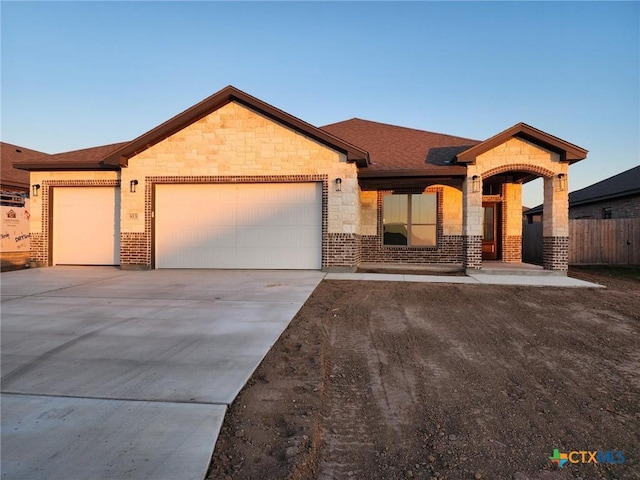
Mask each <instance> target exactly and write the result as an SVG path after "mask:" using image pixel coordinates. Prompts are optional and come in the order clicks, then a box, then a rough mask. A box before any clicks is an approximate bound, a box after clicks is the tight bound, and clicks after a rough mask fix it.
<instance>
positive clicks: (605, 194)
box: [525, 166, 640, 223]
mask: <svg viewBox="0 0 640 480" xmlns="http://www.w3.org/2000/svg"><path fill="white" fill-rule="evenodd" d="M525 215H526V216H527V221H528V222H529V223H531V222H535V221H540V220H541V218H542V205H538V206H537V207H534V208H532V209H530V210H528V211H527V212H526V213H525ZM634 217H640V166H637V167H633V168H630V169H629V170H626V171H624V172H622V173H619V174H617V175H614V176H612V177H609V178H606V179H604V180H602V181H600V182H598V183H594V184H593V185H590V186H588V187H585V188H582V189H580V190H576V191H575V192H571V193H570V194H569V218H570V219H576V220H578V219H585V218H594V219H595V218H605V219H606V218H634Z"/></svg>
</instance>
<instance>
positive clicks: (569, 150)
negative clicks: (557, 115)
mask: <svg viewBox="0 0 640 480" xmlns="http://www.w3.org/2000/svg"><path fill="white" fill-rule="evenodd" d="M512 137H516V138H521V139H523V140H526V141H528V142H531V143H533V144H535V145H538V146H539V147H542V148H544V149H545V150H549V151H552V152H555V153H557V154H559V155H560V160H561V161H567V162H569V163H575V162H578V161H580V160H584V159H585V158H587V153H588V150H585V149H584V148H581V147H578V146H577V145H574V144H572V143H569V142H567V141H565V140H562V139H561V138H558V137H554V136H553V135H550V134H548V133H546V132H543V131H542V130H538V129H537V128H534V127H532V126H531V125H527V124H526V123H522V122H520V123H517V124H515V125H514V126H513V127H511V128H507V129H506V130H504V131H503V132H500V133H498V134H497V135H494V136H493V137H491V138H489V139H487V140H485V141H484V142H481V143H478V144H477V145H474V146H473V147H471V148H469V149H468V150H465V151H464V152H461V153H460V154H458V156H457V157H456V160H457V162H458V163H472V162H474V161H475V160H476V158H477V157H478V156H479V155H482V154H483V153H485V152H488V151H489V150H491V149H492V148H495V147H497V146H498V145H500V144H502V143H504V142H505V141H507V140H508V139H510V138H512Z"/></svg>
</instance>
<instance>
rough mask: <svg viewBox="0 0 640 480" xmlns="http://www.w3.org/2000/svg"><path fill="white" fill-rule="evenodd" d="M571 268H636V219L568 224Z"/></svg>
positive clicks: (639, 246)
mask: <svg viewBox="0 0 640 480" xmlns="http://www.w3.org/2000/svg"><path fill="white" fill-rule="evenodd" d="M569 263H570V264H572V265H597V264H604V265H622V264H624V265H627V264H630V265H640V218H611V219H606V220H604V219H603V220H570V221H569Z"/></svg>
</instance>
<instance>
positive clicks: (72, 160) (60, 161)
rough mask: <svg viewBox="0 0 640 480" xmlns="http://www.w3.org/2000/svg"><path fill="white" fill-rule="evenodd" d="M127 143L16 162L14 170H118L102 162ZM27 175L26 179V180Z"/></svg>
mask: <svg viewBox="0 0 640 480" xmlns="http://www.w3.org/2000/svg"><path fill="white" fill-rule="evenodd" d="M128 143H129V142H121V143H112V144H109V145H102V146H99V147H91V148H83V149H81V150H72V151H70V152H62V153H57V154H55V155H47V156H46V157H39V158H34V159H33V160H29V161H24V162H16V163H14V166H15V168H18V169H21V170H29V171H44V170H46V171H52V170H99V169H104V170H119V169H120V168H119V167H117V166H114V165H107V164H105V163H104V162H103V161H102V160H103V159H104V157H106V156H107V155H109V154H110V153H111V152H114V151H115V150H117V149H119V148H121V147H122V146H124V145H127V144H128ZM28 175H29V174H27V178H28Z"/></svg>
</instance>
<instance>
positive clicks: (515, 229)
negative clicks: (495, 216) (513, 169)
mask: <svg viewBox="0 0 640 480" xmlns="http://www.w3.org/2000/svg"><path fill="white" fill-rule="evenodd" d="M502 198H503V202H504V203H503V205H504V206H503V210H502V261H503V262H513V263H518V262H521V261H522V185H521V184H519V183H505V184H503V185H502Z"/></svg>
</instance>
